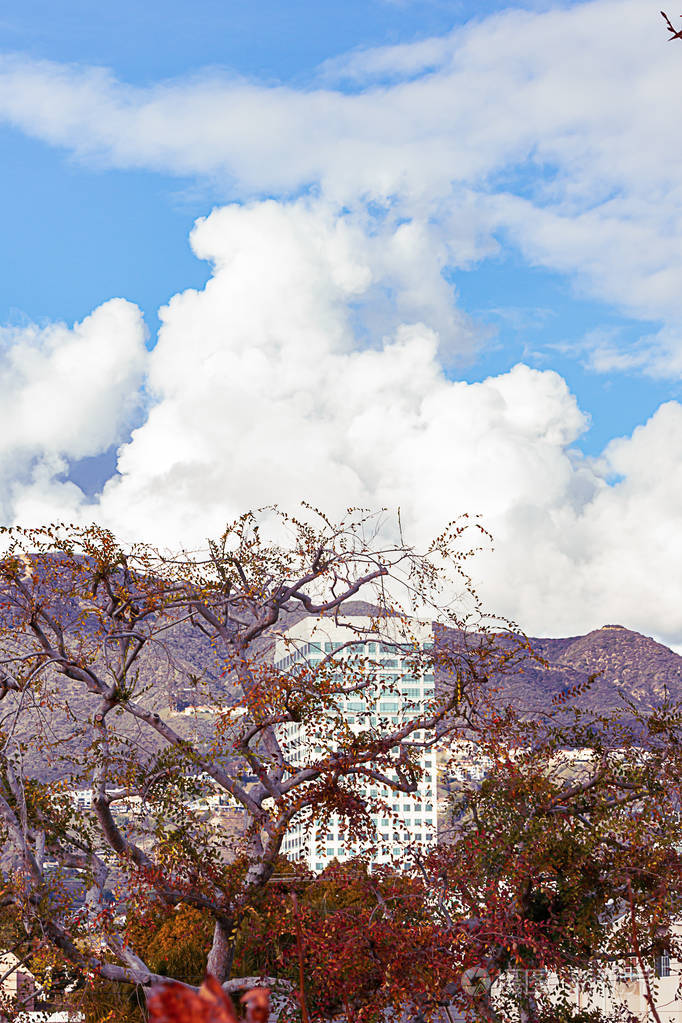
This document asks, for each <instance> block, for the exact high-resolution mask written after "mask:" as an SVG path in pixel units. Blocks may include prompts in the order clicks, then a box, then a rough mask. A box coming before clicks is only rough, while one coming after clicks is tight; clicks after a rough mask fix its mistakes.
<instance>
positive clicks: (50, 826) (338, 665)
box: [0, 508, 682, 1023]
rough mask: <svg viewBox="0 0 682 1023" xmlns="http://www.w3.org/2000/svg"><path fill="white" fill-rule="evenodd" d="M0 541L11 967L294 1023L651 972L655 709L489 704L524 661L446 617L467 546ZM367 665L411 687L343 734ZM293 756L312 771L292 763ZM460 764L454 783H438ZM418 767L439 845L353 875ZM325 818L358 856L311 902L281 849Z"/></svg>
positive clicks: (43, 532)
mask: <svg viewBox="0 0 682 1023" xmlns="http://www.w3.org/2000/svg"><path fill="white" fill-rule="evenodd" d="M391 531H392V534H391ZM386 535H389V536H390V535H393V537H394V540H393V542H386V541H385V539H384V538H385V537H386ZM2 536H3V539H4V550H3V555H2V559H1V560H0V698H1V699H2V703H1V704H0V708H1V710H2V714H1V715H0V744H1V745H0V830H1V838H2V842H3V852H2V859H1V861H0V866H1V868H2V883H3V888H2V900H3V904H4V906H5V907H6V912H10V913H11V914H13V916H12V920H13V921H14V923H13V927H14V928H15V932H16V940H15V945H16V947H17V948H19V949H20V950H22V951H23V952H24V953H25V954H26V955H27V956H28V957H29V958H30V957H31V956H34V957H37V956H39V955H40V954H43V955H44V954H45V950H51V951H50V955H52V956H54V957H56V958H54V968H55V969H56V968H57V964H58V965H59V969H61V970H62V971H64V970H66V972H67V974H68V976H69V977H70V978H76V980H75V981H74V983H75V984H76V985H77V984H78V983H80V982H81V981H82V979H83V978H85V979H89V980H88V982H89V983H90V984H92V983H95V984H96V985H98V986H100V987H101V985H105V984H107V983H109V984H115V985H123V986H124V987H123V989H122V990H125V989H126V986H127V989H128V990H133V989H135V988H139V987H142V988H144V989H147V988H148V987H149V986H150V985H151V984H153V983H155V982H158V981H159V980H160V979H161V978H163V977H173V978H175V979H177V980H179V981H181V982H183V983H185V984H187V985H190V986H194V987H196V986H197V985H198V983H199V982H200V980H201V976H202V975H203V973H204V970H205V969H208V971H209V972H210V973H211V974H212V975H214V976H215V977H216V978H217V979H218V981H219V982H220V983H221V984H223V985H224V987H225V989H226V990H232V991H238V990H240V989H241V988H243V987H246V986H248V985H249V984H252V983H255V981H257V980H258V978H262V977H267V978H269V983H271V984H272V985H273V986H274V990H275V992H276V993H277V991H278V990H279V992H280V993H281V994H282V993H283V997H285V996H286V995H287V993H288V992H293V994H292V996H291V997H292V998H293V1001H291V999H290V1005H291V1006H293V1007H294V1008H295V1007H298V1010H300V1011H301V1012H303V1014H304V1016H307V1015H313V1016H315V1017H319V1018H331V1016H333V1015H336V1014H339V1013H342V1014H344V1015H345V1016H346V1018H347V1019H348V1020H353V1021H354V1020H357V1021H358V1023H360V1021H362V1023H364V1021H365V1020H367V1021H369V1020H373V1019H378V1018H379V1017H380V1016H381V1014H382V1012H383V1011H384V1010H385V1009H386V1008H387V1007H391V1006H392V1007H394V1008H396V1007H399V1006H405V1005H408V1006H411V1007H412V1008H413V1010H414V1012H415V1013H417V1012H419V1013H422V1014H424V1015H425V1016H429V1015H431V1014H433V1013H434V1012H437V1011H440V1007H441V1006H442V1005H443V1004H445V1003H448V1004H452V1005H453V1006H455V1007H457V1009H458V1011H461V1012H462V1013H464V1014H468V1018H472V1019H485V1020H491V1021H494V1020H500V1019H508V1018H512V1016H510V1015H509V1014H510V1012H511V1011H512V1008H513V1011H514V1012H517V1013H518V1014H519V1018H521V1019H527V1020H536V1021H540V1020H545V1019H549V1018H554V1019H556V1018H557V1017H556V1012H557V1011H558V1010H557V1009H556V993H555V995H554V999H555V1005H554V1009H552V1010H550V1009H549V1008H548V1004H549V1003H547V1004H545V1002H543V998H544V995H543V992H542V990H541V987H538V986H537V985H535V984H534V983H530V984H529V983H528V982H527V978H528V977H531V978H532V977H535V976H536V975H538V973H539V971H543V970H545V971H551V972H552V973H553V974H554V975H555V976H556V977H558V978H559V980H560V981H561V980H562V979H563V981H568V978H569V977H571V976H575V974H576V973H577V972H578V971H581V973H582V974H584V975H585V976H587V975H589V974H590V972H591V973H592V975H594V976H595V977H598V976H600V975H601V974H603V969H604V966H605V964H609V963H612V962H618V961H620V960H623V959H624V960H628V959H629V960H630V961H632V960H633V957H634V959H635V960H636V961H637V962H638V963H639V964H640V966H641V967H642V968H643V969H644V970H645V974H646V976H648V973H647V970H649V969H650V964H651V962H652V957H653V956H654V955H656V954H659V953H660V952H661V951H663V950H669V949H671V950H672V951H673V952H674V934H673V923H674V921H675V919H676V918H677V917H678V916H679V912H680V898H681V896H682V893H681V891H680V874H681V872H680V862H679V849H678V845H677V841H678V839H677V834H678V832H679V810H680V792H679V784H680V782H679V779H680V776H681V773H680V766H681V765H680V748H681V747H680V743H679V739H680V734H679V733H680V716H679V710H678V708H675V707H673V706H670V705H667V704H666V705H663V706H661V707H660V708H656V709H654V710H652V712H651V714H649V715H644V716H643V715H641V714H639V713H636V714H634V715H633V714H630V715H629V716H628V717H627V719H626V718H625V717H623V718H618V717H615V718H614V717H613V716H611V717H608V718H607V717H600V716H599V715H594V714H590V715H588V714H586V713H585V712H584V711H583V710H581V708H580V693H579V692H575V693H564V694H563V695H562V696H561V697H560V698H559V699H557V700H555V702H554V704H553V705H552V706H549V707H547V709H546V712H545V713H544V714H543V715H541V716H540V717H539V718H538V719H537V720H526V719H524V718H523V716H522V715H520V714H519V713H518V712H517V711H515V710H514V708H511V707H508V706H504V705H502V704H501V703H500V700H499V699H498V698H496V682H495V680H496V679H499V678H500V677H501V676H502V675H504V674H505V673H509V672H514V671H519V670H522V669H523V663H524V661H525V660H526V659H527V658H529V657H532V656H533V654H532V651H530V650H529V649H528V644H527V641H526V640H525V637H524V636H523V635H522V634H521V633H520V632H519V631H518V630H517V629H516V628H515V627H514V626H513V624H512V623H509V622H505V621H504V620H500V619H495V618H492V617H490V616H488V615H487V614H486V613H485V611H484V609H483V608H482V607H481V605H480V602H479V601H478V599H477V597H476V594H475V591H474V588H473V586H472V583H471V579H470V577H469V575H468V574H467V566H468V560H469V559H470V558H471V557H472V555H473V554H474V553H475V551H476V549H477V548H478V547H479V546H480V544H481V543H482V542H485V541H486V534H485V533H484V531H483V530H482V529H481V527H480V526H479V524H478V523H477V522H476V521H475V520H471V519H468V518H464V519H461V520H458V521H457V522H454V523H452V524H451V525H450V526H448V528H447V529H446V530H444V532H443V533H442V534H441V535H440V536H438V537H436V538H435V539H434V541H433V542H432V543H431V544H430V545H429V546H428V547H427V548H426V549H425V550H423V551H418V550H416V549H415V548H413V547H411V546H409V545H408V544H407V543H406V542H405V541H404V539H403V537H402V533H401V530H400V524H399V521H398V522H397V523H395V524H392V523H390V522H387V521H380V520H379V519H378V518H377V517H376V516H371V515H367V514H365V513H361V512H356V511H350V512H349V513H348V515H347V516H346V518H345V519H344V520H343V521H341V522H338V523H337V522H333V521H331V520H330V519H328V518H327V517H326V516H324V515H323V514H322V513H320V512H317V511H315V510H314V509H310V508H304V509H303V510H302V512H301V514H300V515H299V516H297V517H294V516H288V515H285V514H283V513H281V512H278V511H276V510H273V509H270V510H266V511H265V512H262V513H258V514H256V513H249V514H247V515H244V516H242V517H241V518H240V519H238V520H237V521H236V522H234V523H232V524H231V525H229V526H228V528H227V529H226V530H225V532H224V534H223V535H222V537H220V538H219V539H218V540H217V541H214V542H211V543H210V544H209V546H208V549H207V550H206V551H205V552H199V553H188V552H184V551H182V552H175V553H172V554H171V553H169V552H164V551H160V550H158V549H155V548H153V547H152V546H149V545H144V544H133V545H124V544H122V543H120V542H119V541H117V539H116V538H115V537H114V536H113V535H112V534H111V533H109V532H107V531H106V530H103V529H101V528H99V527H96V526H91V527H75V526H63V525H54V526H50V527H47V528H44V529H37V530H28V529H6V530H3V531H2ZM472 538H473V539H472ZM301 621H305V622H306V623H308V625H309V626H310V629H312V630H313V631H315V630H317V632H315V634H316V635H319V637H321V639H320V642H318V643H316V644H312V645H311V644H310V643H308V644H304V643H303V642H302V641H301V639H300V635H301V634H300V631H299V632H298V633H297V631H296V628H295V626H296V625H297V624H300V623H301ZM425 625H426V626H427V627H428V630H429V633H430V635H431V637H432V641H430V642H425V641H424V626H425ZM331 626H333V628H334V630H335V635H336V636H337V637H338V635H339V629H341V630H343V636H344V639H343V642H341V643H339V642H335V643H327V644H325V643H324V642H323V641H322V640H323V637H324V635H325V629H329V628H330V627H331ZM310 629H309V630H308V631H309V632H310ZM375 650H381V651H383V653H386V651H389V652H392V653H393V654H394V655H395V658H396V660H399V661H400V663H401V664H402V665H403V667H404V670H405V671H407V672H408V673H409V675H410V676H411V677H414V678H416V679H419V678H424V677H426V676H427V675H428V676H429V677H431V676H433V677H434V678H435V685H434V686H433V689H432V691H431V692H430V694H429V695H428V697H425V698H420V699H419V700H415V701H413V702H412V703H411V704H410V703H409V701H408V700H407V699H406V698H404V697H401V700H402V702H401V705H400V706H401V709H400V712H399V713H397V714H395V713H394V714H389V713H386V714H381V713H379V712H378V711H376V709H375V711H373V712H371V713H370V712H369V711H366V712H364V714H363V712H362V711H358V712H357V713H356V715H355V724H353V725H352V726H351V724H350V723H349V720H348V715H347V714H346V713H345V712H344V710H343V708H344V707H347V706H348V703H347V701H348V700H349V699H350V698H355V697H358V698H361V700H360V702H359V704H358V705H362V702H363V701H364V705H365V706H374V707H375V708H376V707H378V706H379V700H380V697H381V694H382V693H383V692H385V690H386V687H387V686H389V687H390V685H391V684H392V683H391V682H390V680H388V681H387V677H386V674H385V673H382V670H381V669H382V662H381V661H380V658H379V656H378V654H375V653H374V651H375ZM282 655H284V656H282ZM294 655H295V656H294ZM179 695H182V697H183V699H182V700H180V699H179ZM344 701H346V702H344ZM180 710H185V713H178V711H180ZM187 711H189V713H187ZM292 729H298V731H297V732H296V734H300V731H301V729H303V730H304V733H305V734H306V735H311V736H314V737H315V740H314V742H309V743H304V744H303V745H301V743H300V742H299V743H298V747H297V749H296V752H295V754H294V751H293V749H292V742H291V741H290V740H291V736H292V735H293V734H294V732H292ZM464 743H466V744H469V746H471V747H472V748H475V750H476V756H477V757H478V759H479V761H480V762H481V763H485V765H486V770H485V776H484V777H482V778H481V777H477V778H464V779H462V778H459V780H458V773H457V764H458V762H459V760H460V759H461V754H462V748H463V744H464ZM426 752H429V753H431V754H432V755H433V757H437V758H438V763H439V770H440V776H441V778H442V786H441V791H440V793H439V797H440V804H441V805H440V820H441V825H440V827H439V841H438V843H436V844H434V843H427V842H420V841H418V840H416V839H415V836H413V835H412V836H407V838H406V840H405V844H404V847H403V848H402V849H400V850H398V853H397V854H396V855H394V857H393V861H392V862H391V860H390V857H389V858H388V859H387V858H386V857H384V858H383V862H377V857H376V855H373V854H374V853H376V849H377V839H378V836H377V824H376V819H377V817H378V816H379V815H381V814H389V815H390V814H393V815H394V816H395V815H399V813H400V810H399V803H396V802H393V801H394V800H395V799H396V798H398V797H402V796H409V795H414V794H415V793H418V792H419V785H420V779H421V775H422V773H423V762H424V754H425V753H426ZM79 794H80V797H79ZM211 807H213V809H215V808H216V807H217V812H216V813H213V810H212V809H211ZM331 815H335V817H336V818H337V819H338V820H340V821H341V822H342V826H343V828H344V829H345V830H346V832H347V834H348V840H349V849H350V850H353V851H354V852H355V854H356V855H354V856H352V857H351V858H350V860H349V861H348V862H346V863H334V864H331V865H330V866H329V867H327V869H326V870H325V871H324V872H323V873H322V874H321V875H319V874H317V875H316V874H315V872H311V871H310V870H309V869H308V868H307V867H306V866H305V865H304V863H302V862H300V861H297V860H296V859H295V858H293V857H292V856H291V855H290V854H289V852H287V854H286V855H285V851H286V850H287V849H288V847H287V846H286V841H287V837H288V836H290V835H291V834H292V830H293V829H294V828H298V829H299V831H300V829H303V831H304V832H307V833H311V834H314V833H315V832H316V829H317V831H321V832H323V831H324V829H325V828H326V826H327V825H328V822H329V820H330V816H331ZM394 853H395V850H394ZM647 964H649V965H647ZM50 968H52V967H50ZM520 977H523V978H525V979H524V981H523V983H521V982H520V981H519V978H520ZM78 978H80V979H81V980H80V981H79V980H78ZM654 983H655V978H653V973H652V984H654ZM278 984H279V988H278ZM131 1005H132V1003H131ZM510 1007H511V1008H510ZM126 1011H127V1010H126ZM131 1011H132V1012H133V1014H134V1013H135V1012H137V1011H138V1010H137V1008H136V1007H135V1005H132V1008H131ZM550 1011H554V1013H555V1016H554V1017H550V1016H547V1013H548V1012H550ZM562 1011H563V1010H562ZM566 1013H569V1009H568V1008H567V1009H566ZM543 1014H544V1015H543ZM101 1018H104V1017H101ZM121 1018H123V1016H122V1015H121ZM570 1018H576V1019H577V1018H578V1017H577V1016H575V1017H571V1016H570V1015H566V1019H570ZM594 1018H595V1019H596V1018H597V1017H594Z"/></svg>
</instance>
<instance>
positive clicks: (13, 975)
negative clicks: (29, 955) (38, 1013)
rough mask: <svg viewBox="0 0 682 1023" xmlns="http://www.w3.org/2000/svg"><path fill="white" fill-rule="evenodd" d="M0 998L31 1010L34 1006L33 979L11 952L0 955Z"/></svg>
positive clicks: (26, 968)
mask: <svg viewBox="0 0 682 1023" xmlns="http://www.w3.org/2000/svg"><path fill="white" fill-rule="evenodd" d="M0 977H1V978H2V980H0V997H2V1000H3V1002H4V1001H7V1002H8V1003H9V1004H10V1005H18V1006H20V1007H21V1008H23V1009H26V1010H31V1009H33V1005H34V992H35V986H36V985H35V977H34V976H33V974H32V973H31V971H30V970H29V969H28V967H26V966H24V965H23V964H22V962H21V960H20V959H17V957H16V956H15V955H14V953H13V952H3V953H0ZM0 1018H1V1017H0Z"/></svg>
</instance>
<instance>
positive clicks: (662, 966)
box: [655, 952, 670, 977]
mask: <svg viewBox="0 0 682 1023" xmlns="http://www.w3.org/2000/svg"><path fill="white" fill-rule="evenodd" d="M655 969H656V976H657V977H669V976H670V953H669V952H663V953H661V955H660V956H656V960H655Z"/></svg>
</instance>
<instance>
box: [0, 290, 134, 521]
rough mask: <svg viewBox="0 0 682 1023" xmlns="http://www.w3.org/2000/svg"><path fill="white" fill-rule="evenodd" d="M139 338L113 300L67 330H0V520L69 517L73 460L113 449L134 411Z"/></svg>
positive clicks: (127, 311) (130, 315)
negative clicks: (66, 478) (64, 478)
mask: <svg viewBox="0 0 682 1023" xmlns="http://www.w3.org/2000/svg"><path fill="white" fill-rule="evenodd" d="M144 339H145V330H144V324H143V322H142V317H141V314H140V311H139V309H137V307H136V306H134V305H132V304H131V303H130V302H126V301H124V300H123V299H111V300H110V301H109V302H105V303H104V304H103V305H101V306H99V308H97V309H96V310H95V311H94V312H93V313H92V314H91V315H90V316H88V317H87V318H86V319H84V320H83V321H82V322H81V323H76V324H74V326H73V327H72V328H69V327H67V326H66V325H64V324H50V325H48V326H44V327H39V326H36V325H28V326H23V327H19V328H9V327H5V328H2V329H0V515H1V516H2V518H3V519H4V520H5V521H7V520H8V519H12V518H15V517H18V518H19V519H20V520H23V521H32V522H35V521H36V518H37V517H40V518H41V519H42V518H45V517H47V516H46V515H41V516H39V510H42V511H43V512H48V511H49V513H50V515H49V517H50V518H52V517H54V514H55V512H56V513H57V515H58V516H59V517H68V515H69V512H75V510H76V509H77V508H78V506H79V505H80V503H81V501H82V498H83V495H82V494H81V493H80V491H79V490H78V488H77V487H75V486H74V485H73V484H72V483H69V482H68V481H62V480H61V479H60V477H61V476H63V475H64V474H65V473H66V472H67V470H68V466H69V462H70V461H74V460H78V459H81V458H85V457H88V456H92V455H96V454H99V453H101V452H103V451H106V450H107V448H109V447H111V445H112V444H115V443H117V442H118V441H120V440H121V439H122V438H123V437H124V436H125V434H126V432H127V430H128V429H129V427H130V425H131V421H132V419H133V416H134V414H135V413H136V411H137V409H138V408H139V405H140V400H141V399H140V385H141V382H142V377H143V373H144V363H145V358H146V349H145V346H144Z"/></svg>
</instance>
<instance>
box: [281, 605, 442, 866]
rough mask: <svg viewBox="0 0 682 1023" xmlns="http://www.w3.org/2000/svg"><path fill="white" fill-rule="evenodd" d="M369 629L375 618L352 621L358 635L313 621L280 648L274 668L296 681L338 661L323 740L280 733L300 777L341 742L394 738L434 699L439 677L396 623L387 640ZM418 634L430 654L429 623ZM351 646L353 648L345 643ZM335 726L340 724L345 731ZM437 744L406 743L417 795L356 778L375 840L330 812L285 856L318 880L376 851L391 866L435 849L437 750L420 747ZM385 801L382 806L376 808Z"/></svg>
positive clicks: (298, 727)
mask: <svg viewBox="0 0 682 1023" xmlns="http://www.w3.org/2000/svg"><path fill="white" fill-rule="evenodd" d="M371 626H372V622H371V620H370V619H369V618H354V619H353V627H352V628H350V627H348V626H343V625H335V624H334V623H333V622H330V621H326V620H324V621H322V622H320V620H319V619H314V618H305V619H303V620H301V621H300V622H299V623H298V624H296V625H295V626H293V627H292V628H291V629H290V630H288V632H287V633H286V634H285V636H284V637H282V638H281V639H280V640H279V641H278V643H277V646H276V649H275V666H276V667H278V668H279V669H280V670H282V671H286V672H288V673H291V674H296V673H302V672H306V671H308V672H315V671H320V664H321V662H322V661H323V659H324V658H325V657H326V656H327V655H329V654H333V655H334V666H333V667H331V666H330V668H329V678H330V679H332V680H334V679H336V681H337V683H338V685H332V686H331V688H332V689H333V690H334V692H333V695H332V696H331V697H330V698H329V699H328V702H327V706H326V710H325V711H323V712H322V718H321V719H318V721H319V727H318V729H317V730H316V734H314V733H313V726H312V725H311V724H310V723H305V722H303V723H296V722H288V723H287V724H285V725H282V726H280V729H279V741H280V743H281V745H282V747H283V749H284V752H285V756H286V758H287V760H288V762H289V764H290V765H291V768H290V769H291V771H292V772H293V771H294V770H297V769H299V768H301V767H302V766H304V765H305V764H308V763H310V762H312V761H314V760H316V759H317V758H320V757H323V756H324V755H325V754H326V753H330V752H333V751H334V747H335V742H336V737H337V736H338V744H339V745H340V744H341V743H342V742H343V741H347V740H348V738H349V737H350V738H352V735H353V734H359V733H361V732H362V731H363V730H365V729H368V728H370V729H377V730H380V731H381V732H383V733H384V734H387V733H389V732H390V731H391V730H392V729H394V728H397V727H399V725H400V724H401V723H403V722H404V721H408V720H412V719H414V718H415V717H416V716H417V715H418V714H419V712H420V711H421V710H422V709H423V707H424V705H425V704H426V703H428V702H429V701H431V700H432V699H433V697H434V676H433V671H432V670H415V669H414V659H411V658H410V651H409V648H410V642H409V641H408V642H407V643H406V642H405V637H404V636H402V635H399V634H398V629H397V626H396V627H395V636H392V635H391V623H390V619H389V620H388V621H387V623H386V624H385V625H384V626H382V635H383V638H380V637H378V636H376V637H373V635H372V633H371ZM410 633H411V643H412V650H413V651H415V650H416V648H417V646H420V647H421V649H422V650H428V649H430V648H431V647H432V644H433V632H432V628H431V626H430V625H426V624H421V623H411V625H410ZM350 642H352V644H353V645H352V646H346V644H348V643H350ZM398 644H400V645H398ZM411 660H412V663H410V662H411ZM423 661H424V659H423V658H422V662H423ZM424 667H425V664H422V668H424ZM365 677H366V678H367V679H368V680H369V681H368V684H367V686H366V687H364V688H363V687H362V686H360V688H358V689H357V690H356V691H350V689H351V687H352V685H353V684H354V683H355V684H357V683H358V682H360V683H362V679H363V678H365ZM344 688H345V690H346V691H345V692H344ZM334 720H336V721H337V722H339V726H338V727H339V730H338V732H335V727H336V726H335V725H334ZM429 738H431V736H429V735H427V734H426V733H425V732H424V731H415V732H413V733H412V734H411V735H409V736H408V737H407V738H406V745H407V746H411V747H412V750H413V752H414V753H415V754H416V762H417V764H418V765H419V767H420V768H421V777H420V779H419V781H418V783H417V790H416V791H415V792H414V793H404V792H395V791H393V790H391V789H390V788H388V787H385V786H382V785H380V784H378V783H377V782H375V781H373V780H371V779H368V778H363V779H358V780H356V781H355V783H354V784H355V786H356V787H355V792H356V793H357V794H358V795H360V797H361V798H365V799H367V800H368V803H369V804H371V806H372V814H371V820H372V825H373V828H372V830H373V832H374V835H373V838H371V839H370V840H362V841H361V840H358V839H357V838H351V837H350V836H349V834H348V829H347V827H346V826H345V822H344V819H343V817H342V816H341V815H339V814H338V813H332V814H331V815H330V817H329V819H328V820H327V821H326V822H325V824H324V825H322V824H320V823H317V824H315V823H311V822H310V820H306V819H305V817H304V818H302V819H298V820H297V822H296V823H295V824H294V826H293V827H292V828H291V829H290V831H289V833H288V835H287V837H286V839H285V842H284V846H283V852H284V853H285V854H286V855H287V856H288V857H289V858H291V859H296V860H303V861H304V862H305V863H306V864H307V866H308V867H309V868H310V869H311V870H312V871H314V872H316V873H319V872H320V871H321V870H324V868H325V867H326V866H327V865H328V864H329V863H330V862H331V861H332V860H334V859H337V860H340V861H343V860H346V859H349V858H350V857H352V856H356V855H358V854H360V853H367V852H370V854H371V860H372V862H373V863H387V862H390V861H392V860H401V859H405V858H406V857H408V856H409V855H410V850H412V852H414V850H415V849H417V848H421V849H424V848H426V847H428V846H430V845H433V844H434V843H435V841H436V835H437V783H438V764H437V757H436V751H435V749H431V748H429V747H428V746H422V745H420V743H423V742H424V741H428V739H429ZM394 777H395V775H394ZM377 800H378V801H379V802H380V803H381V804H383V805H382V806H381V807H377V805H376V802H377Z"/></svg>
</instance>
